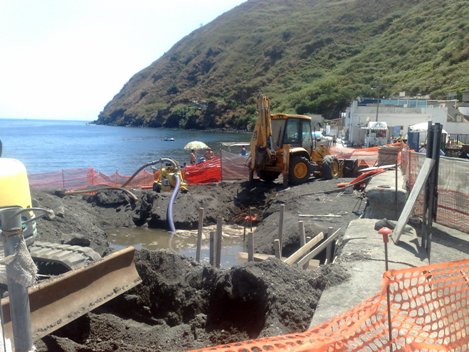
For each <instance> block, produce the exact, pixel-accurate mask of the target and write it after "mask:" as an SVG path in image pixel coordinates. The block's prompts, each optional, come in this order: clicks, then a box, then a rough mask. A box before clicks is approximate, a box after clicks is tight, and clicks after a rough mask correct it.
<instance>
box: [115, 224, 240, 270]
mask: <svg viewBox="0 0 469 352" xmlns="http://www.w3.org/2000/svg"><path fill="white" fill-rule="evenodd" d="M210 231H216V226H209V227H204V230H203V232H202V233H203V239H202V247H201V252H200V258H201V261H202V262H205V263H209V240H208V238H209V234H210ZM107 232H108V234H109V242H110V243H111V247H112V248H114V249H122V248H124V247H128V246H134V247H135V248H137V249H142V248H145V249H150V250H155V249H171V250H173V251H175V252H177V253H179V254H181V255H184V256H186V257H188V258H192V259H195V252H196V243H197V230H190V231H189V230H188V231H186V230H180V231H177V232H176V234H175V235H171V234H170V233H169V232H167V231H165V230H161V229H148V228H118V229H113V230H109V231H107ZM243 238H244V232H243V228H242V227H241V226H229V227H223V240H222V249H221V261H220V264H221V266H222V267H224V268H229V267H232V266H234V265H239V264H242V263H243V261H242V260H241V259H240V258H239V255H238V253H239V252H245V251H246V250H247V249H246V244H247V243H246V241H243Z"/></svg>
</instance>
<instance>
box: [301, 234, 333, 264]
mask: <svg viewBox="0 0 469 352" xmlns="http://www.w3.org/2000/svg"><path fill="white" fill-rule="evenodd" d="M339 231H340V228H339V229H337V230H336V232H334V233H333V234H332V235H329V237H328V238H327V240H325V241H324V242H323V243H321V244H320V245H319V246H317V247H316V248H314V249H313V250H312V251H311V252H309V253H308V254H306V255H305V256H304V257H303V258H301V259H300V260H299V261H298V266H300V267H303V266H304V265H305V264H306V263H307V262H309V261H310V260H311V259H313V258H314V257H315V256H317V255H318V254H319V253H321V252H322V251H323V250H324V249H325V248H326V247H327V246H328V245H329V243H331V242H332V241H334V240H335V239H337V237H339ZM320 234H321V235H322V232H321V233H320ZM318 236H319V235H318ZM316 237H317V236H316ZM312 240H314V238H313V239H312ZM312 240H311V241H312Z"/></svg>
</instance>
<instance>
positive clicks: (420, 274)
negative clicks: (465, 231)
mask: <svg viewBox="0 0 469 352" xmlns="http://www.w3.org/2000/svg"><path fill="white" fill-rule="evenodd" d="M388 288H389V296H390V301H389V302H390V311H391V326H392V327H391V331H392V350H393V351H405V352H411V351H422V352H423V351H455V352H456V351H457V352H463V351H469V259H466V260H461V261H455V262H449V263H439V264H433V265H428V266H421V267H416V268H409V269H400V270H389V271H387V272H385V273H384V276H383V286H382V289H381V292H380V293H378V294H377V295H375V296H373V297H371V298H369V299H367V300H365V301H364V302H362V303H361V304H360V305H358V306H356V307H355V308H353V309H351V310H349V311H348V312H346V313H344V314H341V315H340V316H337V317H335V318H332V319H330V320H328V321H326V322H324V323H322V324H319V325H317V326H316V327H313V328H312V329H309V330H307V331H305V332H302V333H294V334H288V335H283V336H274V337H269V338H262V339H258V340H249V341H244V342H238V343H232V344H228V345H222V346H215V347H207V348H203V349H200V350H197V351H198V352H202V351H207V352H208V351H223V352H254V351H256V352H261V351H296V352H300V351H301V352H320V351H389V350H390V345H391V341H390V340H389V328H388V327H389V325H388V301H387V290H388ZM346 294H349V293H346V292H344V295H346Z"/></svg>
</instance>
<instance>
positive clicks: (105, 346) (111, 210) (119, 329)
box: [33, 180, 358, 351]
mask: <svg viewBox="0 0 469 352" xmlns="http://www.w3.org/2000/svg"><path fill="white" fill-rule="evenodd" d="M342 181H344V180H330V181H323V180H314V181H311V182H309V183H306V184H303V185H301V186H296V187H291V188H287V189H284V188H283V187H282V186H281V185H280V184H275V183H274V184H270V185H268V184H265V183H262V182H258V183H255V184H254V185H249V184H248V183H220V184H214V185H197V186H191V187H190V189H189V192H188V193H186V194H179V195H178V198H177V200H176V204H175V206H174V214H175V215H174V223H175V227H176V229H195V228H197V225H198V213H197V209H198V208H199V207H203V208H204V209H205V214H206V218H205V220H204V222H205V224H206V225H210V224H215V223H216V219H217V217H219V216H221V217H222V218H223V220H224V223H227V224H233V223H241V222H242V221H243V219H244V216H245V215H247V213H248V211H249V210H248V209H249V208H250V207H251V209H252V212H253V213H254V214H256V216H257V219H258V220H259V224H258V227H257V229H256V231H255V234H254V235H255V243H256V250H257V251H258V252H263V253H273V247H272V242H273V239H274V237H275V236H276V234H277V232H278V222H279V210H280V207H281V205H282V204H284V205H285V217H284V234H285V235H284V242H283V244H284V245H283V254H284V255H287V256H288V255H289V254H291V253H292V252H293V251H294V250H296V249H297V248H298V247H299V235H298V221H299V220H302V221H304V225H305V230H306V236H307V237H313V236H314V235H315V234H317V233H318V232H320V231H323V230H326V229H327V228H328V227H333V228H334V229H338V228H341V230H340V231H341V233H343V232H344V231H345V228H346V226H347V224H348V223H349V222H350V221H351V220H352V219H355V218H357V217H358V216H357V215H356V214H355V213H352V210H353V209H354V206H355V205H356V204H357V198H356V195H355V194H353V192H346V193H343V192H333V193H324V191H329V190H336V184H337V183H338V182H342ZM134 193H135V195H136V196H137V201H134V200H132V198H131V197H130V196H129V195H128V194H126V193H123V192H119V191H104V192H100V193H98V194H96V195H93V196H89V195H85V196H82V195H73V196H65V197H61V196H58V195H56V194H54V192H38V191H34V192H33V199H34V201H33V203H34V205H37V206H42V207H49V208H52V209H54V210H55V212H56V214H57V217H56V219H55V220H54V221H49V220H39V222H38V229H39V238H40V239H41V240H47V241H53V242H64V243H73V244H80V245H84V246H91V247H92V248H94V249H95V250H97V251H98V252H99V253H101V254H102V255H106V254H108V253H109V252H110V251H111V249H110V247H109V241H108V232H107V231H109V230H110V229H114V228H118V227H124V228H125V227H129V228H130V227H135V226H147V227H150V228H166V227H167V222H166V208H167V203H168V199H169V194H164V193H161V194H159V193H155V192H152V191H134ZM299 214H303V215H305V216H303V217H301V218H300V217H299ZM136 265H137V268H138V271H139V274H140V276H141V278H142V280H143V283H142V284H141V285H139V286H138V287H137V288H135V289H133V290H132V291H129V292H127V293H126V294H123V295H121V296H120V297H119V298H117V299H115V300H113V301H111V302H110V303H108V304H106V305H104V306H102V307H101V308H99V309H97V310H95V311H93V312H92V313H89V314H87V315H85V316H84V317H82V318H80V319H78V320H76V321H75V322H73V323H72V324H69V325H68V326H66V327H64V328H62V329H61V330H59V331H57V332H55V333H54V334H53V335H50V336H47V337H46V338H44V339H42V340H41V341H39V342H37V343H36V346H37V348H38V350H39V351H110V350H114V351H148V350H153V351H183V350H187V349H192V348H199V347H204V346H209V345H214V344H220V343H228V342H233V341H239V340H244V339H250V338H256V337H262V336H270V335H278V334H283V333H289V332H294V331H301V330H304V329H306V328H307V327H308V324H309V322H310V320H311V317H312V315H313V314H314V311H315V308H316V305H317V303H318V300H319V298H320V296H321V292H322V291H323V290H324V288H325V287H326V286H327V285H335V284H337V283H340V282H342V281H343V280H346V279H347V276H348V274H347V272H346V270H345V269H344V268H342V267H340V266H338V265H327V266H322V267H321V268H320V269H318V270H316V271H312V272H306V271H303V270H298V269H296V268H292V267H289V266H286V265H284V264H283V263H282V262H280V261H279V260H277V259H272V260H268V261H266V262H263V263H256V264H253V263H252V264H246V265H243V266H237V267H233V268H230V269H214V268H211V267H209V266H207V265H203V264H198V263H196V262H194V261H193V260H192V259H190V258H184V257H181V256H179V255H177V254H175V253H172V252H170V251H168V250H161V251H148V250H141V251H138V252H137V254H136Z"/></svg>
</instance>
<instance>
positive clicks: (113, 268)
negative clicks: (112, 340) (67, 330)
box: [0, 158, 141, 351]
mask: <svg viewBox="0 0 469 352" xmlns="http://www.w3.org/2000/svg"><path fill="white" fill-rule="evenodd" d="M43 211H44V209H42V208H33V207H32V206H31V195H30V190H29V183H28V178H27V173H26V168H25V167H24V165H23V164H22V163H21V162H20V161H18V160H15V159H10V158H0V234H1V236H0V237H1V238H0V251H2V252H3V251H5V258H4V260H2V263H3V264H5V263H7V264H5V265H6V270H5V266H1V267H0V276H1V275H2V274H3V276H5V273H6V277H7V290H8V297H7V298H6V299H5V298H4V299H2V304H1V306H2V311H3V315H2V319H1V320H2V323H3V329H4V330H3V331H4V336H5V338H7V339H9V340H13V341H14V346H15V350H16V351H23V350H30V347H31V343H32V341H35V340H37V339H40V338H42V337H44V336H45V335H48V334H50V333H51V332H53V331H55V330H57V329H58V328H60V327H62V326H64V325H66V324H68V323H69V322H71V321H73V320H74V319H77V318H78V317H80V316H82V315H84V314H86V313H88V312H89V311H91V310H93V309H95V308H97V307H98V306H100V305H102V304H104V303H106V302H107V301H109V300H111V299H113V298H114V297H116V296H118V295H120V294H122V293H124V292H125V291H127V290H129V289H131V288H132V287H134V286H136V285H138V284H139V283H140V282H141V279H140V277H139V275H138V273H137V270H136V268H135V264H134V252H135V250H134V248H132V247H129V248H126V249H123V250H120V251H117V252H114V253H112V254H110V255H108V256H105V257H103V258H101V256H100V255H99V254H98V253H97V252H95V251H94V250H93V249H91V248H88V247H81V246H72V245H66V244H58V243H49V242H39V241H37V240H36V237H37V229H36V224H35V221H34V220H35V218H36V217H35V216H36V215H35V214H37V213H40V212H43ZM48 212H49V213H50V210H49V211H48ZM39 230H40V229H39ZM12 241H13V242H12ZM12 243H13V244H14V245H12ZM17 248H23V250H22V251H21V252H20V250H17ZM28 250H29V251H28ZM11 251H13V252H15V251H16V253H10V252H11ZM7 252H9V253H7ZM2 254H3V253H2ZM11 258H12V259H11ZM31 259H32V261H31ZM15 261H16V262H17V264H15V265H18V263H19V265H20V266H21V263H23V262H24V263H34V264H36V266H37V268H38V269H39V274H42V275H43V276H46V277H49V278H48V279H45V280H41V281H39V282H38V283H37V284H34V285H32V286H30V287H28V286H29V285H30V284H24V283H21V284H18V283H17V282H16V281H17V279H18V277H16V278H15V277H12V276H14V275H12V271H11V268H9V267H8V263H13V264H14V262H15ZM28 261H29V262H28ZM32 267H34V265H32ZM29 268H31V265H29ZM35 270H36V269H35V268H34V269H33V270H31V271H33V273H32V279H31V280H30V281H31V282H34V281H35V280H34V276H35V273H34V272H35ZM56 274H60V275H56ZM18 292H19V293H18ZM18 306H19V307H20V310H21V312H19V311H18V309H16V308H17V307H18ZM15 307H16V308H15ZM27 340H29V342H28V341H27ZM0 343H1V341H0Z"/></svg>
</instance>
